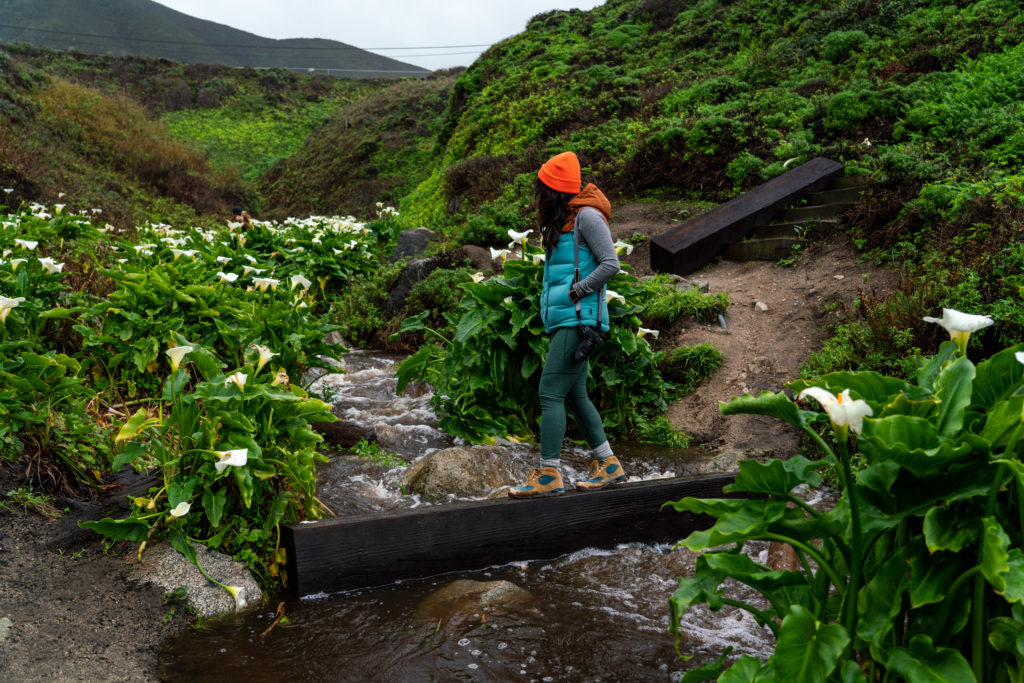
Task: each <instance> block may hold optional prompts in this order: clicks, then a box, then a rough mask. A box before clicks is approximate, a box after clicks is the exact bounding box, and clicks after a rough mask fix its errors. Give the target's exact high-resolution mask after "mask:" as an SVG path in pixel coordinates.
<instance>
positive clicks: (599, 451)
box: [590, 441, 615, 460]
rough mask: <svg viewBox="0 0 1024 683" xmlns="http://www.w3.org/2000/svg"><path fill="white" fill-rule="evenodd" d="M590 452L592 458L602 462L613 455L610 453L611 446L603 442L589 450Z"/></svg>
mask: <svg viewBox="0 0 1024 683" xmlns="http://www.w3.org/2000/svg"><path fill="white" fill-rule="evenodd" d="M590 452H591V453H593V454H594V457H595V458H597V459H598V460H604V459H605V458H610V457H612V456H613V455H615V454H614V453H612V447H611V444H609V443H608V442H607V441H605V442H604V443H602V444H601V445H599V446H595V447H594V448H592V449H591V451H590Z"/></svg>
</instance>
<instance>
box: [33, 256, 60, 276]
mask: <svg viewBox="0 0 1024 683" xmlns="http://www.w3.org/2000/svg"><path fill="white" fill-rule="evenodd" d="M39 263H40V265H42V266H43V268H45V269H46V272H47V273H49V274H50V275H56V274H57V273H59V272H61V271H62V270H64V264H63V263H57V262H56V261H54V260H53V259H52V258H50V257H49V256H47V257H45V258H41V259H39Z"/></svg>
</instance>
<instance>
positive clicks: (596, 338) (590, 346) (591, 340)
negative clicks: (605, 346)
mask: <svg viewBox="0 0 1024 683" xmlns="http://www.w3.org/2000/svg"><path fill="white" fill-rule="evenodd" d="M577 331H578V332H579V335H580V342H579V343H578V344H577V345H576V348H575V349H574V350H573V352H572V357H573V358H575V359H576V361H577V362H579V361H584V360H586V359H587V356H589V355H590V353H591V352H592V351H593V350H594V349H596V348H597V347H598V346H600V345H601V343H602V342H604V335H603V334H601V332H600V330H598V329H597V328H596V327H590V326H589V325H580V326H579V328H577Z"/></svg>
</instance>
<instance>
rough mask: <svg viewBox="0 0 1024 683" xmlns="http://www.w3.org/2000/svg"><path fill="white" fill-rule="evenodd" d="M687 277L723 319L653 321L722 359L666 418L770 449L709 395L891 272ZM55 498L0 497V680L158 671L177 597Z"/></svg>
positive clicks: (728, 267) (641, 210) (812, 336)
mask: <svg viewBox="0 0 1024 683" xmlns="http://www.w3.org/2000/svg"><path fill="white" fill-rule="evenodd" d="M678 219H679V216H678V213H676V214H673V213H672V212H671V211H668V210H666V209H665V208H664V207H659V206H657V205H650V204H632V205H626V206H623V207H620V208H617V211H616V214H615V216H614V217H613V232H614V234H615V237H616V238H626V237H630V236H632V235H634V234H636V233H640V234H641V235H645V236H651V235H656V234H660V233H661V232H664V231H665V230H666V229H668V228H669V227H671V226H672V225H675V224H676V223H677V221H678ZM648 259H649V251H648V244H647V243H646V242H645V243H642V244H640V245H639V246H638V248H637V249H636V250H635V251H634V253H633V254H632V255H630V256H629V257H626V258H624V261H625V262H626V263H629V264H630V265H632V266H633V267H634V269H635V271H636V274H637V275H641V276H642V275H647V274H650V269H649V267H648V265H647V264H648V262H649V261H648ZM691 277H692V278H693V279H695V280H701V281H704V282H707V283H708V285H709V289H710V291H712V292H724V293H726V294H728V296H729V298H730V301H731V306H730V308H729V310H728V312H727V313H726V315H725V321H726V327H725V328H724V329H723V328H722V327H721V326H720V325H719V324H711V325H701V324H696V323H693V322H692V321H691V322H680V323H677V324H676V325H675V326H673V328H672V329H670V330H663V331H662V332H663V335H664V336H663V337H662V338H661V339H660V341H661V342H662V343H663V344H664V345H665V346H668V347H669V348H671V347H673V346H678V345H682V344H686V345H692V344H697V343H701V342H705V341H710V342H711V343H712V344H714V345H715V346H716V347H717V348H718V349H719V350H721V351H722V352H723V353H724V354H725V362H724V365H723V366H722V367H721V368H720V369H719V371H718V372H717V373H716V374H715V375H714V377H713V378H712V379H711V380H710V381H709V382H707V383H705V384H704V385H703V386H702V387H700V388H699V390H698V391H697V392H696V393H695V394H693V395H691V396H689V397H687V398H685V399H683V400H681V401H678V402H676V403H675V404H673V405H672V406H671V408H670V410H669V413H668V416H669V419H670V420H671V422H672V423H673V424H674V425H675V426H676V428H678V429H681V430H683V431H686V432H688V433H690V434H693V435H694V436H695V442H696V443H705V444H707V445H709V446H712V447H718V446H733V447H737V448H758V449H764V450H768V451H770V452H772V453H774V454H776V455H785V454H788V453H793V452H794V451H795V450H796V448H797V447H798V440H797V436H796V434H794V433H793V432H792V431H789V430H786V429H784V428H783V427H782V426H781V425H780V423H779V422H778V421H776V420H771V419H769V418H763V417H757V416H737V417H730V418H724V417H722V415H721V414H720V413H719V411H718V402H719V401H723V400H729V399H730V398H732V397H733V396H737V395H741V394H743V393H746V392H751V393H754V394H756V393H757V392H759V391H761V390H764V389H769V390H772V391H778V390H780V389H781V388H782V387H783V385H784V383H785V382H787V381H790V380H793V379H795V378H796V377H797V373H798V371H799V367H800V365H801V363H803V362H804V361H805V360H806V359H807V358H808V356H810V355H811V354H812V353H813V352H814V351H816V350H818V349H819V348H820V347H821V342H822V339H823V335H825V334H826V332H827V329H828V325H829V323H831V322H834V321H835V320H836V316H837V315H839V311H840V310H841V308H842V307H841V306H838V305H837V304H838V302H839V301H840V300H842V301H845V302H849V301H851V300H853V299H854V298H856V297H857V296H859V295H860V293H861V291H862V290H865V289H867V290H870V289H872V288H873V289H875V290H877V291H878V292H879V293H882V292H884V291H888V290H889V289H891V288H893V287H895V286H896V285H897V284H898V276H897V275H896V274H893V273H889V272H885V271H881V270H879V269H877V268H875V267H873V266H871V265H868V264H864V263H861V262H860V261H859V259H858V256H857V254H856V253H855V252H854V250H853V249H852V248H851V247H850V246H849V245H848V244H847V243H846V242H845V241H844V239H843V238H840V237H835V238H831V239H830V240H828V241H825V242H821V243H818V244H814V245H812V246H811V247H809V248H808V249H807V250H806V251H805V252H804V253H803V254H802V255H801V256H800V258H799V259H798V261H797V263H796V264H795V265H794V266H792V267H780V266H777V265H775V264H773V263H733V262H727V261H723V262H720V263H717V264H714V265H712V266H711V267H709V268H707V269H706V270H703V271H701V272H699V273H695V274H693V275H692V276H691ZM18 481H19V480H18V475H17V473H15V472H11V471H9V470H8V471H4V472H0V491H5V492H6V491H9V490H11V489H14V488H17V486H18V485H19V483H18ZM6 500H8V499H7V498H5V497H0V502H5V501H6ZM57 506H58V507H60V508H67V510H68V511H67V512H66V513H64V514H63V515H62V517H60V518H59V519H56V520H51V519H47V518H46V517H44V516H41V515H39V514H37V513H35V512H32V511H31V510H28V511H26V510H25V509H23V508H22V507H21V506H18V505H14V504H10V503H8V505H7V508H6V509H3V508H0V680H4V681H135V680H139V681H142V680H154V678H155V674H154V671H155V666H156V657H157V647H158V645H159V643H160V642H161V641H162V640H163V639H164V638H165V637H166V636H168V635H170V634H171V633H174V632H176V631H178V630H180V629H181V628H185V627H187V624H188V623H189V619H188V616H187V615H185V614H184V613H183V610H182V609H181V608H180V606H179V607H176V608H174V609H173V611H172V606H171V605H168V604H166V603H165V601H164V598H163V595H162V592H161V591H159V590H157V589H154V588H139V587H137V586H135V585H134V584H132V583H131V582H130V581H129V580H128V579H127V578H126V577H127V573H128V566H127V563H126V557H127V554H128V553H130V552H131V550H130V549H128V548H114V549H112V550H111V551H110V552H109V553H105V551H104V546H103V544H102V542H100V541H99V540H98V538H96V537H94V536H91V535H89V534H85V533H77V532H76V531H75V530H76V522H77V520H78V519H80V518H81V517H83V516H85V515H90V514H95V513H96V510H95V509H94V508H90V507H89V506H81V505H80V504H78V503H76V502H75V501H57Z"/></svg>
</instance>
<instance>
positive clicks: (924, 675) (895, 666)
mask: <svg viewBox="0 0 1024 683" xmlns="http://www.w3.org/2000/svg"><path fill="white" fill-rule="evenodd" d="M885 666H886V668H888V669H889V670H890V671H891V672H893V673H896V674H899V675H900V676H902V677H903V678H905V679H906V680H907V683H976V680H975V678H974V673H973V672H972V671H971V665H970V664H968V663H967V660H966V659H964V656H963V655H962V654H960V653H959V652H957V651H956V650H954V649H952V648H948V647H939V648H937V647H935V646H934V645H933V644H932V639H931V638H930V637H928V636H926V635H923V634H918V635H916V636H914V637H913V638H911V639H910V647H909V648H907V649H904V648H902V647H897V648H893V649H892V650H890V653H889V659H888V660H887V661H886V662H885Z"/></svg>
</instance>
